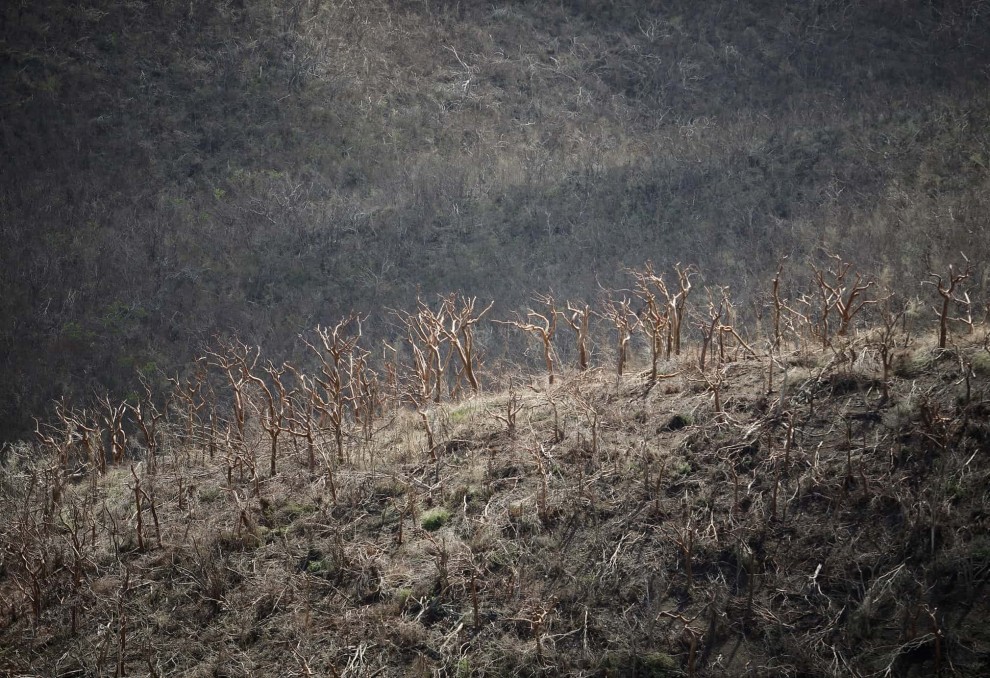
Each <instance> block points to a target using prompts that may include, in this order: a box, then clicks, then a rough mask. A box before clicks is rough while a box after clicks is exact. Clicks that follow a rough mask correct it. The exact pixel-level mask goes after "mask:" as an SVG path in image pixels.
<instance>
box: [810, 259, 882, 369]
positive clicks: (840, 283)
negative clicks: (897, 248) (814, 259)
mask: <svg viewBox="0 0 990 678" xmlns="http://www.w3.org/2000/svg"><path fill="white" fill-rule="evenodd" d="M828 257H829V258H830V259H833V260H834V261H835V266H834V267H833V268H817V267H815V266H812V271H813V272H814V275H813V280H814V282H815V285H816V286H817V288H818V299H819V303H820V309H819V312H820V314H821V315H820V317H819V325H818V331H819V333H820V335H821V336H820V338H821V340H822V350H823V351H824V350H826V349H827V348H828V347H829V345H830V343H831V342H830V340H829V324H828V323H829V316H830V315H831V313H832V311H833V310H834V311H836V312H837V313H838V316H839V318H838V327H837V328H836V330H835V335H836V336H838V337H842V336H845V335H846V334H847V333H848V331H849V326H850V324H851V323H852V320H853V318H855V317H856V315H857V314H858V313H859V312H860V311H862V310H863V309H864V308H865V307H866V306H869V305H871V304H875V303H877V300H876V299H867V298H865V297H864V296H863V293H864V292H866V291H867V290H868V289H870V288H871V287H873V286H874V285H875V284H876V282H875V281H873V280H866V281H865V282H864V280H863V277H862V276H861V275H860V274H859V273H856V274H855V279H854V280H853V281H852V282H849V281H848V280H847V276H848V275H849V271H850V270H851V269H852V264H851V263H848V262H844V261H842V258H841V257H839V256H838V255H836V254H829V255H828Z"/></svg>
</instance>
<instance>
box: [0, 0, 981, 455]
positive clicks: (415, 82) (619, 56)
mask: <svg viewBox="0 0 990 678" xmlns="http://www.w3.org/2000/svg"><path fill="white" fill-rule="evenodd" d="M0 92H2V97H0V376H2V379H0V440H5V439H13V438H16V437H21V436H24V435H26V434H28V433H29V432H30V430H31V429H32V428H33V425H34V424H33V422H32V420H31V416H32V415H39V416H40V415H42V414H43V413H44V412H45V410H46V407H47V406H48V403H50V402H51V400H52V399H53V398H55V397H58V396H61V395H66V396H69V397H71V398H76V399H85V398H86V397H88V396H90V395H91V394H92V393H94V392H103V391H105V390H107V389H109V390H111V391H114V392H115V393H117V394H119V395H126V394H127V393H128V392H129V391H130V390H132V389H134V387H135V384H136V378H137V374H144V375H146V376H147V377H149V378H151V379H154V378H158V377H160V375H161V374H163V373H169V372H173V371H175V370H176V369H177V368H178V366H179V365H183V364H186V363H187V362H188V360H189V359H190V358H191V357H193V356H195V355H197V354H198V353H199V352H200V351H202V349H203V347H204V346H205V345H207V344H208V343H209V342H210V341H211V340H212V338H213V337H214V336H215V335H218V334H221V335H222V334H229V333H237V334H238V335H239V336H240V337H241V338H242V339H243V340H245V341H247V342H249V343H256V344H260V345H261V346H263V347H264V349H265V351H266V354H267V355H271V356H279V355H287V354H290V353H292V352H293V351H294V350H295V348H294V347H297V346H298V344H297V335H298V334H299V333H300V332H303V331H305V330H307V329H309V328H311V327H313V326H314V325H316V324H317V323H328V322H333V321H335V320H337V319H338V318H339V317H341V316H342V315H344V314H346V313H348V312H349V311H351V310H358V311H361V312H368V313H376V314H377V315H378V316H379V317H383V316H386V315H387V314H386V313H385V312H384V311H383V309H387V308H395V307H400V308H401V307H411V305H412V304H413V303H415V299H416V297H417V295H422V296H423V298H426V299H429V298H432V297H433V295H434V294H436V293H440V292H447V291H452V290H457V291H461V292H463V293H465V294H468V295H478V296H479V297H482V298H485V299H495V300H497V307H496V309H495V310H494V311H493V315H496V314H503V315H504V314H506V313H509V312H511V311H512V310H514V309H518V308H521V307H522V306H524V305H525V304H527V303H528V301H529V299H530V297H531V295H532V293H533V292H534V291H546V290H548V289H551V288H552V289H553V290H554V291H555V292H556V294H557V295H558V296H559V297H561V298H564V297H567V298H571V299H580V298H584V299H590V298H592V297H594V296H595V295H596V294H597V293H598V290H599V287H600V286H604V287H610V286H623V285H627V284H628V281H627V280H626V278H625V277H624V274H623V269H624V267H626V266H639V265H641V264H643V263H644V262H645V261H646V260H648V259H650V260H653V261H654V262H655V263H656V264H657V265H658V267H661V268H663V267H668V266H669V265H671V264H673V263H675V262H683V263H691V264H697V265H698V266H699V268H700V270H701V271H702V272H703V275H704V277H705V279H706V280H709V281H712V282H717V283H719V284H726V285H731V286H732V287H733V293H734V295H735V296H736V298H737V299H738V300H740V301H741V302H742V304H743V305H744V306H745V304H747V303H750V302H752V301H753V300H754V298H755V294H756V293H757V292H756V291H757V290H765V289H766V287H767V284H768V280H769V277H770V276H771V275H772V271H775V270H776V268H777V265H778V262H779V261H780V260H781V258H782V257H785V256H786V257H788V259H787V262H789V267H790V270H789V271H788V274H789V275H790V276H791V280H792V284H794V285H798V286H800V285H802V284H804V280H805V278H807V274H806V270H807V269H806V268H805V267H804V264H805V262H806V261H807V260H808V258H809V257H816V256H823V254H822V253H823V252H824V251H826V250H829V251H836V252H840V253H842V254H843V256H845V257H846V258H847V259H849V260H851V261H853V262H855V263H856V265H857V266H858V267H859V269H860V270H864V271H870V272H872V273H873V274H874V275H876V276H877V277H878V278H880V279H881V280H883V282H884V283H885V284H886V285H888V286H890V287H893V288H897V289H899V291H900V292H901V293H902V295H903V296H904V297H908V298H910V297H912V296H918V295H927V296H925V297H924V298H926V299H927V297H928V296H931V294H932V292H931V290H926V289H924V288H919V287H918V281H919V280H920V279H922V278H924V277H925V276H926V274H927V273H928V272H929V271H944V270H945V267H946V266H947V265H948V264H949V263H950V262H961V261H962V257H963V255H965V256H968V257H969V258H970V259H971V260H972V261H973V262H975V263H976V270H975V275H974V277H973V279H972V282H973V286H972V287H971V289H973V290H974V291H973V294H974V298H980V299H986V294H985V292H986V290H985V285H986V284H987V281H988V280H990V277H988V275H987V271H986V265H987V262H990V259H988V258H987V256H986V255H987V248H988V240H990V239H988V228H987V223H988V214H990V190H988V189H990V3H987V2H984V1H982V0H945V1H943V2H937V1H935V0H878V1H876V2H852V1H849V0H842V1H839V0H821V1H818V2H808V1H804V0H802V1H801V2H769V1H761V0H748V1H746V0H740V1H729V0H725V1H722V2H717V1H716V2H697V1H695V0H669V1H666V2H640V1H637V2H632V1H624V0H615V1H613V2H606V1H594V0H586V1H579V0H573V1H569V2H565V1H561V2H545V3H543V2H541V3H531V2H501V3H490V2H439V1H431V0H422V1H418V2H412V1H408V2H405V1H401V0H362V1H361V2H356V1H355V2H346V1H339V0H338V1H330V0H323V1H320V0H264V1H260V0H239V1H233V0H232V1H228V2H222V1H215V0H210V1H200V0H194V1H192V2H190V1H188V0H185V1H183V2H172V1H169V0H156V1H142V0H127V1H124V0H98V1H83V2H67V1H66V2H20V1H16V0H15V1H13V2H5V3H3V4H2V9H0ZM369 331H370V332H379V333H384V332H386V331H387V329H385V325H384V324H383V323H378V325H377V329H372V330H369ZM490 331H494V330H490ZM483 339H484V337H483ZM156 375H158V377H156Z"/></svg>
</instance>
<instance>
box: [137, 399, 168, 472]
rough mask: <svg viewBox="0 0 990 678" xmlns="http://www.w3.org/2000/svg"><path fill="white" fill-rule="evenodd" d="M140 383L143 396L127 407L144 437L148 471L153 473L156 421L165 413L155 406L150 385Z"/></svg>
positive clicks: (154, 467)
mask: <svg viewBox="0 0 990 678" xmlns="http://www.w3.org/2000/svg"><path fill="white" fill-rule="evenodd" d="M142 385H143V386H144V396H143V397H142V398H141V400H139V401H138V403H137V404H136V405H128V407H129V408H130V410H131V414H133V415H134V421H135V422H136V423H137V425H138V428H139V429H140V430H141V435H142V436H143V437H144V448H145V450H146V451H147V452H146V454H147V458H148V472H149V473H150V474H151V475H154V474H155V471H156V470H157V467H158V422H159V421H161V419H162V418H163V417H164V416H165V413H164V412H162V411H160V410H159V409H158V408H157V407H155V403H154V400H153V399H152V396H151V387H150V386H148V384H147V383H143V382H142ZM166 409H167V408H166Z"/></svg>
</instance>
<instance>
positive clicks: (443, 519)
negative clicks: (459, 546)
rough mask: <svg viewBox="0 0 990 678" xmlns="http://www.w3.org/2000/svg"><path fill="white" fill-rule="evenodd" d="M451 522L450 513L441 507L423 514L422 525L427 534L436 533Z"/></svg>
mask: <svg viewBox="0 0 990 678" xmlns="http://www.w3.org/2000/svg"><path fill="white" fill-rule="evenodd" d="M449 520H450V511H448V510H447V509H445V508H443V507H442V506H441V507H437V508H435V509H430V510H429V511H427V512H426V513H424V514H423V517H422V519H421V520H420V524H421V525H422V526H423V529H424V530H426V531H427V532H435V531H437V530H439V529H440V528H441V527H443V526H444V525H446V524H447V522H448V521H449Z"/></svg>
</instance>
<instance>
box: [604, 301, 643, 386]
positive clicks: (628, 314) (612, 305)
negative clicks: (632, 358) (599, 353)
mask: <svg viewBox="0 0 990 678" xmlns="http://www.w3.org/2000/svg"><path fill="white" fill-rule="evenodd" d="M599 315H600V316H601V317H602V318H603V319H605V320H608V321H609V322H611V323H612V325H613V326H614V327H615V333H616V357H615V373H616V376H617V377H621V376H622V372H623V370H624V369H625V366H626V361H627V360H628V358H629V340H630V339H631V338H632V334H633V332H635V331H636V328H637V327H639V316H637V315H636V314H635V313H634V312H633V310H632V301H631V300H630V299H628V298H626V297H623V298H622V300H621V301H617V300H615V299H612V298H607V299H605V301H604V302H603V309H602V312H601V313H600V314H599Z"/></svg>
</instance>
